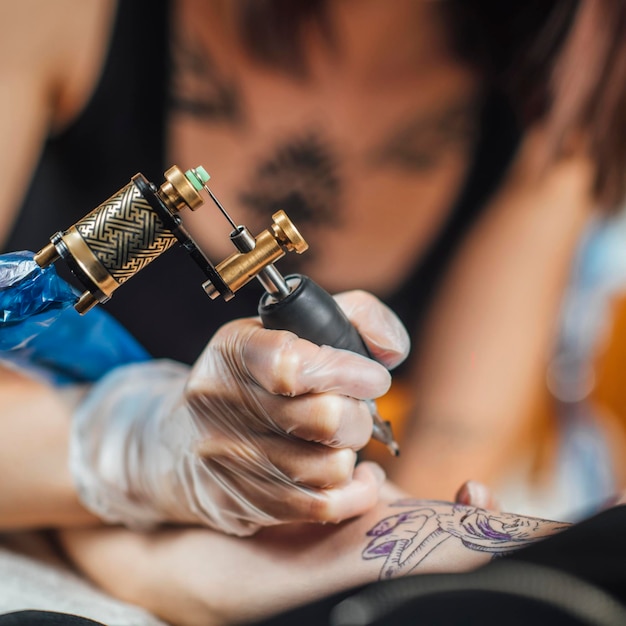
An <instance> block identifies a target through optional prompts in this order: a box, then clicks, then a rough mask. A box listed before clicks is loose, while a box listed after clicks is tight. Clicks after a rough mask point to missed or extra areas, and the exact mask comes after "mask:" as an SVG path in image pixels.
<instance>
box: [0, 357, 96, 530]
mask: <svg viewBox="0 0 626 626" xmlns="http://www.w3.org/2000/svg"><path fill="white" fill-rule="evenodd" d="M0 398H1V409H0V476H1V477H2V478H1V479H0V484H1V488H0V491H1V493H2V498H0V529H14V528H42V527H52V526H54V527H58V526H76V525H84V524H94V523H97V521H96V519H95V518H94V517H93V516H92V515H91V514H90V513H88V512H87V511H86V510H85V509H84V508H83V507H82V506H81V504H80V503H79V500H78V497H77V495H76V491H75V489H74V484H73V481H72V478H71V475H70V472H69V467H68V461H67V449H68V438H69V429H70V420H71V414H70V408H69V406H68V404H67V403H66V402H64V400H63V399H62V397H61V396H60V395H59V394H58V393H57V392H56V391H55V390H54V389H52V388H51V387H48V386H47V385H45V384H42V383H39V382H37V381H35V380H33V379H31V378H29V377H26V376H24V375H22V374H20V373H18V372H16V371H14V370H11V369H8V368H6V367H4V366H2V365H0Z"/></svg>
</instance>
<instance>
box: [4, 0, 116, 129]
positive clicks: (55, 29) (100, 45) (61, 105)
mask: <svg viewBox="0 0 626 626" xmlns="http://www.w3.org/2000/svg"><path fill="white" fill-rule="evenodd" d="M116 4H117V3H116V1H115V0H54V2H50V1H49V0H21V1H20V2H6V3H3V6H2V9H1V11H0V12H1V15H0V75H1V76H2V80H3V83H5V84H7V83H14V84H15V83H19V84H21V85H23V84H24V83H26V82H28V83H29V86H30V94H31V96H32V97H35V98H41V101H42V106H43V107H44V108H45V109H46V111H47V114H48V119H49V121H50V123H51V124H53V125H63V124H64V123H67V122H68V121H69V120H70V119H71V118H72V117H73V116H74V115H76V114H77V113H78V111H79V110H80V108H81V107H82V105H83V104H84V102H85V101H86V99H87V98H88V96H89V93H90V92H91V89H92V88H93V85H94V84H95V82H96V80H97V77H98V74H99V69H100V67H101V65H102V60H103V58H104V54H105V53H106V49H107V44H108V38H109V33H110V28H111V24H112V19H113V16H114V14H115V9H116ZM5 81H6V82H5Z"/></svg>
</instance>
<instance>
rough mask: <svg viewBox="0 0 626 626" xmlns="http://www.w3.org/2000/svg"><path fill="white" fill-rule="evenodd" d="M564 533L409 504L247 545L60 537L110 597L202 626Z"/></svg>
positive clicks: (104, 534)
mask: <svg viewBox="0 0 626 626" xmlns="http://www.w3.org/2000/svg"><path fill="white" fill-rule="evenodd" d="M565 527H566V525H564V524H559V523H553V522H547V521H543V520H536V519H533V518H525V517H521V516H517V515H511V514H506V513H504V514H503V513H493V512H491V513H490V512H487V511H484V510H482V509H476V508H474V507H467V506H461V505H457V506H455V505H452V504H450V503H445V502H429V501H419V500H414V499H407V500H400V501H398V500H395V501H393V502H390V503H387V504H385V503H380V504H379V505H378V506H377V507H376V509H375V510H373V511H371V512H370V513H368V514H366V515H365V516H363V517H360V518H357V519H354V520H351V521H349V522H346V523H343V524H340V525H337V526H334V525H333V526H319V525H292V526H283V527H275V528H268V529H265V530H263V531H261V532H260V533H259V534H258V535H257V536H255V537H253V538H247V539H238V538H234V537H227V536H225V535H220V534H218V533H214V532H212V531H207V530H203V529H193V530H191V529H190V530H168V531H161V532H159V533H154V534H148V535H135V534H133V533H131V532H129V531H125V530H119V529H106V530H94V531H67V532H64V533H63V534H62V536H61V540H62V543H63V544H64V545H65V547H66V549H67V551H68V553H69V554H70V556H71V557H72V558H73V559H74V561H75V562H76V563H77V565H78V566H79V567H80V568H81V569H83V571H84V572H85V573H86V574H87V575H88V576H90V577H92V578H93V579H94V580H95V582H97V583H98V584H100V585H101V586H103V587H104V588H105V589H106V590H108V591H109V592H110V593H112V594H113V595H116V596H121V597H122V598H123V599H125V600H128V601H131V602H134V603H138V604H141V605H143V606H144V607H146V608H148V609H149V610H151V611H153V612H155V613H157V614H158V615H159V616H161V617H163V618H164V619H166V620H168V621H171V622H172V623H174V624H181V625H184V626H195V624H203V625H204V626H206V625H207V624H222V623H233V622H236V621H243V620H246V619H252V618H258V617H260V616H261V615H265V614H271V613H275V612H278V611H280V610H282V609H285V608H288V607H290V606H294V605H297V604H300V603H303V602H305V601H307V600H311V599H313V598H317V597H320V596H323V595H326V594H330V593H333V592H335V591H339V590H341V589H345V588H349V587H352V586H355V585H359V584H361V583H366V582H370V581H373V580H376V579H378V578H386V577H396V576H404V575H408V574H419V573H432V572H451V571H464V570H469V569H473V568H475V567H478V566H480V565H482V564H485V563H487V562H488V561H489V560H490V559H491V558H492V557H493V556H494V555H498V554H503V553H507V552H509V551H511V550H516V549H518V548H520V547H523V546H525V545H527V544H528V543H530V542H532V541H535V540H537V539H539V538H541V537H544V536H547V535H549V534H552V533H554V532H557V531H558V530H560V529H562V528H565ZM242 598H245V602H242V601H241V600H242Z"/></svg>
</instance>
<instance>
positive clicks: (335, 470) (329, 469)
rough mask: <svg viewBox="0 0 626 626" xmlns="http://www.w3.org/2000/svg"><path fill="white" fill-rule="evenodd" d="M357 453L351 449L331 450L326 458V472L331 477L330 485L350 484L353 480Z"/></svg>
mask: <svg viewBox="0 0 626 626" xmlns="http://www.w3.org/2000/svg"><path fill="white" fill-rule="evenodd" d="M355 463H356V453H355V452H354V451H353V450H351V449H349V448H342V449H340V450H330V451H328V452H327V454H326V455H325V458H324V471H325V473H326V475H327V476H328V477H329V485H328V486H331V484H332V485H338V484H343V483H346V482H348V481H349V480H350V479H351V478H352V474H353V472H354V465H355Z"/></svg>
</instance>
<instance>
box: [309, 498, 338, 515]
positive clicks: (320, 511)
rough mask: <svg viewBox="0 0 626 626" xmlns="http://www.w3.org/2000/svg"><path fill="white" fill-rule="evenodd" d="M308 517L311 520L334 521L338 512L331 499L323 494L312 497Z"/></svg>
mask: <svg viewBox="0 0 626 626" xmlns="http://www.w3.org/2000/svg"><path fill="white" fill-rule="evenodd" d="M307 509H308V510H307V519H308V520H309V521H311V522H334V521H336V519H335V518H336V514H334V510H333V509H334V507H333V506H332V504H331V502H330V500H329V499H328V498H326V497H324V495H323V494H321V495H318V496H316V497H311V498H310V499H309V502H308V507H307Z"/></svg>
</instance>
